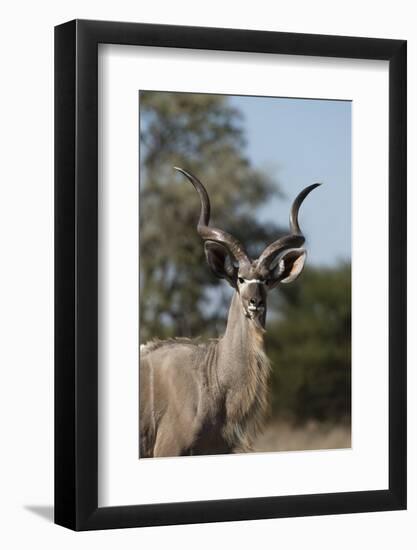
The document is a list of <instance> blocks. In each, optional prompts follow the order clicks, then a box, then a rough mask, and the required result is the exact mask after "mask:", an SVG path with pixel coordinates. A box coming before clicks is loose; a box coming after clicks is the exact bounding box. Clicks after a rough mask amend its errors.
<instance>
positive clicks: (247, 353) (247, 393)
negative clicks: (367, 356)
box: [139, 168, 320, 457]
mask: <svg viewBox="0 0 417 550" xmlns="http://www.w3.org/2000/svg"><path fill="white" fill-rule="evenodd" d="M177 170H179V171H180V172H181V173H182V174H183V175H184V176H186V177H187V178H188V179H189V180H190V182H191V183H192V184H193V186H194V187H195V189H196V190H197V192H198V194H199V196H200V201H201V212H200V219H199V221H198V224H197V231H198V233H199V234H200V236H201V238H202V240H203V241H204V250H205V254H206V259H207V262H208V264H209V266H210V268H211V269H212V270H213V272H214V274H215V275H216V276H217V277H220V278H223V279H226V280H227V281H228V283H229V284H230V285H231V286H232V287H233V289H234V290H235V292H234V295H233V299H232V303H231V306H230V309H229V315H228V320H227V327H226V331H225V333H224V335H223V336H222V337H221V338H219V339H218V340H212V341H209V342H208V343H198V342H196V341H192V340H188V339H172V340H165V341H153V342H151V343H148V344H146V345H144V346H141V353H140V359H141V361H140V412H139V414H140V457H161V456H179V455H192V454H218V453H231V452H247V451H249V450H251V442H252V439H253V437H254V435H255V434H256V433H257V432H258V431H259V429H260V428H261V427H262V423H263V420H264V417H265V412H266V409H267V403H268V399H267V396H268V387H267V383H268V377H269V371H270V363H269V361H268V359H267V357H266V355H265V352H264V343H263V337H264V333H265V318H266V297H267V293H268V291H269V290H271V289H273V288H275V287H276V286H277V285H278V283H289V282H291V281H293V280H294V279H296V278H297V277H298V275H299V274H300V273H301V271H302V269H303V266H304V262H305V258H306V251H305V249H304V248H303V247H302V246H303V244H304V241H305V239H304V237H303V235H302V232H301V230H300V226H299V225H298V210H299V208H300V205H301V203H302V202H303V200H304V199H305V197H306V196H307V195H308V194H309V193H310V191H312V190H313V189H314V188H316V187H317V186H318V185H320V184H317V183H315V184H313V185H310V186H309V187H307V188H305V189H304V190H303V191H301V193H300V194H299V195H298V196H297V198H296V199H295V201H294V203H293V205H292V207H291V212H290V234H288V235H286V236H285V237H281V238H280V239H278V240H276V241H275V242H273V243H272V244H270V245H269V246H267V247H266V248H265V250H264V251H263V252H262V254H261V255H260V256H259V258H258V259H257V260H251V259H250V258H249V255H248V254H247V252H246V250H245V248H244V247H243V246H242V244H241V243H240V242H239V241H238V240H237V239H235V238H234V237H233V236H232V235H230V234H228V233H226V232H225V231H222V230H221V229H216V228H214V227H209V220H210V200H209V196H208V194H207V191H206V189H205V188H204V186H203V184H202V183H201V182H200V181H199V180H198V179H197V178H196V177H195V176H193V175H192V174H190V173H188V172H186V171H185V170H182V169H181V168H177Z"/></svg>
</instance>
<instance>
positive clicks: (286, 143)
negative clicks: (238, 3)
mask: <svg viewBox="0 0 417 550" xmlns="http://www.w3.org/2000/svg"><path fill="white" fill-rule="evenodd" d="M55 159H56V161H55V162H56V164H55V197H56V200H55V220H56V225H55V266H56V274H55V275H56V277H55V280H56V283H55V292H56V296H55V298H56V300H55V303H56V312H55V313H56V315H55V522H56V523H57V524H60V525H63V526H65V527H68V528H71V529H74V530H90V529H107V528H124V527H140V526H152V525H168V524H178V523H199V522H214V521H236V520H248V519H261V518H279V517H289V516H307V515H323V514H340V513H353V512H370V511H382V510H401V509H405V508H406V42H405V41H404V40H386V39H383V40H382V39H377V38H355V37H340V36H319V35H306V34H288V33H279V32H259V31H247V30H237V29H215V28H194V27H175V26H164V25H148V24H139V23H116V22H105V21H79V20H76V21H70V22H68V23H65V24H63V25H60V26H58V27H56V29H55Z"/></svg>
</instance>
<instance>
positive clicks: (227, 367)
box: [219, 292, 264, 378]
mask: <svg viewBox="0 0 417 550" xmlns="http://www.w3.org/2000/svg"><path fill="white" fill-rule="evenodd" d="M263 347H264V341H263V331H262V330H259V329H257V328H256V327H255V325H254V324H253V322H252V321H251V320H250V319H249V318H248V317H246V315H245V312H244V309H243V306H242V304H241V301H240V297H239V294H238V293H237V292H235V293H234V294H233V298H232V303H231V304H230V309H229V315H228V319H227V326H226V331H225V333H224V336H223V337H222V338H221V339H220V341H219V362H220V369H221V371H222V372H223V373H225V374H227V375H230V376H232V377H233V375H242V374H243V373H244V371H245V367H247V366H248V363H249V361H250V360H251V358H252V357H253V354H254V352H255V351H257V350H263ZM239 378H240V376H239Z"/></svg>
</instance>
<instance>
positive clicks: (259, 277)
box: [175, 167, 320, 328]
mask: <svg viewBox="0 0 417 550" xmlns="http://www.w3.org/2000/svg"><path fill="white" fill-rule="evenodd" d="M175 169H176V170H178V171H179V172H181V173H182V174H184V176H185V177H186V178H188V179H189V181H190V182H191V183H192V184H193V186H194V187H195V189H196V191H197V192H198V194H199V196H200V201H201V212H200V219H199V220H198V224H197V231H198V233H199V235H200V236H201V238H202V239H203V241H204V251H205V254H206V259H207V263H208V264H209V266H210V268H211V269H212V271H213V272H214V274H215V275H216V276H217V277H220V278H222V279H226V280H227V281H228V282H229V284H230V285H231V286H232V287H233V288H234V289H235V290H236V292H237V293H238V296H239V298H240V302H241V304H242V307H243V311H244V314H245V315H246V317H248V319H250V320H252V321H253V322H254V324H255V326H256V327H257V328H264V327H265V319H266V297H267V293H268V291H269V290H272V289H273V288H275V287H276V286H277V285H278V284H279V283H290V282H292V281H294V280H295V279H296V278H297V277H298V276H299V275H300V273H301V271H302V270H303V267H304V262H305V259H306V251H305V249H304V248H303V244H304V241H305V238H304V236H303V234H302V232H301V229H300V226H299V225H298V210H299V208H300V206H301V203H302V202H303V200H304V199H305V198H306V196H307V195H308V194H309V193H310V192H311V191H312V190H313V189H315V188H316V187H318V186H319V185H320V183H314V184H313V185H310V186H309V187H306V188H305V189H303V191H301V193H300V194H299V195H298V196H297V197H296V199H295V200H294V202H293V204H292V207H291V211H290V233H289V234H288V235H286V236H284V237H281V238H279V239H278V240H276V241H274V242H273V243H271V244H270V245H268V246H267V247H266V248H265V250H264V251H263V252H262V254H261V255H260V256H259V258H258V259H256V260H252V259H250V258H249V255H248V253H247V252H246V250H245V248H244V247H243V245H242V244H241V243H240V242H239V241H238V240H237V239H236V238H235V237H233V236H232V235H230V234H229V233H226V231H223V230H222V229H217V228H214V227H209V221H210V199H209V196H208V193H207V191H206V189H205V187H204V185H203V184H202V183H201V181H199V180H198V179H197V178H196V177H195V176H193V175H192V174H190V173H189V172H186V171H185V170H183V169H182V168H177V167H175Z"/></svg>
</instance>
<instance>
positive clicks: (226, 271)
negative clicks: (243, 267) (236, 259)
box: [204, 241, 237, 287]
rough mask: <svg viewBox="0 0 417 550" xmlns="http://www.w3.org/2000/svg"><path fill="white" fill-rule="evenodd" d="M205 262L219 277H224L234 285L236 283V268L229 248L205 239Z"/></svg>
mask: <svg viewBox="0 0 417 550" xmlns="http://www.w3.org/2000/svg"><path fill="white" fill-rule="evenodd" d="M204 252H205V253H206V259H207V263H208V264H209V266H210V268H211V270H212V271H213V273H214V274H215V275H216V277H219V278H220V279H226V280H227V281H228V282H229V284H230V285H231V286H232V287H234V286H235V285H236V274H237V268H236V267H235V265H234V263H233V258H232V256H231V254H230V252H229V250H228V249H227V248H226V247H225V246H223V245H222V244H220V243H216V242H214V241H206V242H205V243H204Z"/></svg>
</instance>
